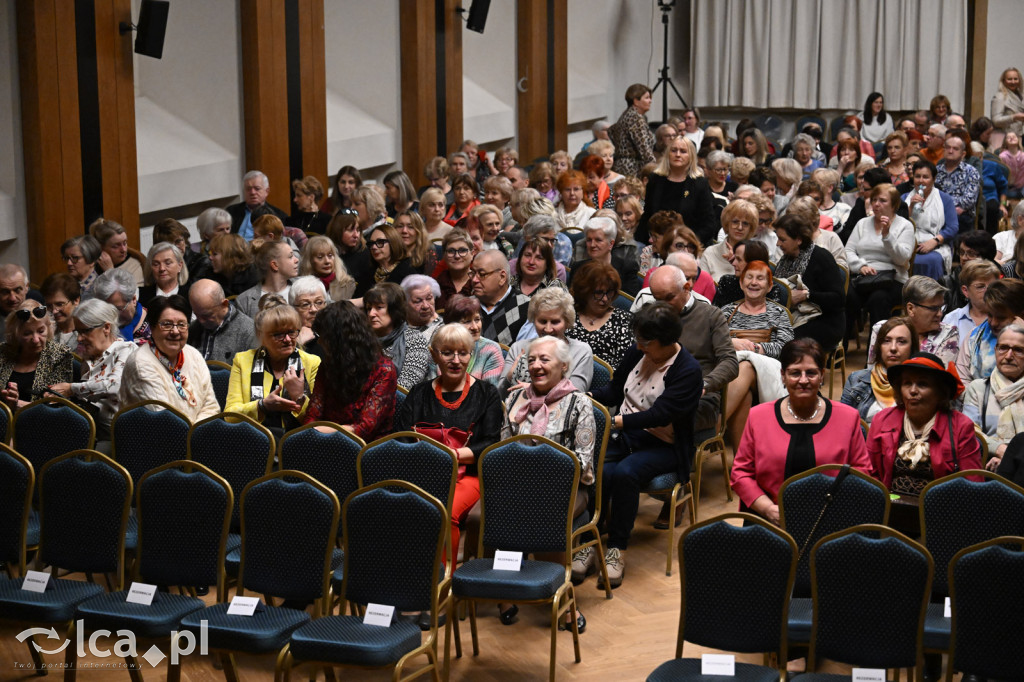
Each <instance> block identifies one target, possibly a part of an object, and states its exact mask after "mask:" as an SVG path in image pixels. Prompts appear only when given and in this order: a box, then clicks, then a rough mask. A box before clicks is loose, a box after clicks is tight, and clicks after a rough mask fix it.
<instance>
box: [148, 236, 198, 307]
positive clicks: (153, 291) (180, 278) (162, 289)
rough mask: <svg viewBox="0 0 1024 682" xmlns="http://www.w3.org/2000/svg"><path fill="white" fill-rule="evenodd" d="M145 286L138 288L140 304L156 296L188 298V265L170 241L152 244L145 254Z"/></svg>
mask: <svg viewBox="0 0 1024 682" xmlns="http://www.w3.org/2000/svg"><path fill="white" fill-rule="evenodd" d="M146 282H147V284H146V286H144V287H142V288H141V289H139V301H140V302H141V303H142V305H149V303H150V302H151V301H152V300H153V299H154V298H156V297H157V296H174V295H175V294H179V295H181V297H182V298H184V299H186V300H188V289H189V282H188V266H187V265H185V256H184V254H182V253H181V251H180V250H179V249H178V247H177V246H175V245H174V244H171V243H170V242H160V243H158V244H153V246H152V247H150V249H149V253H148V254H146Z"/></svg>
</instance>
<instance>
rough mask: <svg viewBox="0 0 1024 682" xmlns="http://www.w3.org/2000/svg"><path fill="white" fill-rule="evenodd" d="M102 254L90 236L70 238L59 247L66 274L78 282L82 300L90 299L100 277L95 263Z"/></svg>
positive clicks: (99, 247)
mask: <svg viewBox="0 0 1024 682" xmlns="http://www.w3.org/2000/svg"><path fill="white" fill-rule="evenodd" d="M102 254H103V247H102V246H100V243H99V242H98V241H96V238H95V237H93V236H92V235H91V234H84V235H81V236H78V237H72V238H71V239H68V240H67V241H65V242H64V243H63V244H61V245H60V257H61V260H63V261H64V264H65V265H66V266H67V269H68V274H69V275H71V276H72V277H74V278H75V279H76V280H78V286H79V287H81V289H82V298H83V299H86V298H90V297H92V287H93V285H94V284H96V279H97V278H98V277H99V276H100V272H99V270H98V269H97V268H96V261H98V260H99V259H100V256H101V255H102ZM132 279H134V277H133V278H132Z"/></svg>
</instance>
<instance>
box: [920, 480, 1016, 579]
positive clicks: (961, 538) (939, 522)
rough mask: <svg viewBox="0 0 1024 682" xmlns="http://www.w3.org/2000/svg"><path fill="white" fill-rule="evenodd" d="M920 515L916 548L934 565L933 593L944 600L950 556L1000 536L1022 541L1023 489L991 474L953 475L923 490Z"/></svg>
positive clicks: (951, 557) (930, 484) (934, 482)
mask: <svg viewBox="0 0 1024 682" xmlns="http://www.w3.org/2000/svg"><path fill="white" fill-rule="evenodd" d="M967 476H977V477H984V478H986V479H988V480H986V481H984V482H981V483H978V482H976V481H970V480H968V479H967ZM920 513H921V542H922V543H923V544H924V546H925V547H927V548H928V551H929V552H931V553H932V557H933V558H934V559H935V566H936V571H935V592H936V593H938V594H942V595H945V594H949V584H948V580H949V575H948V573H947V569H948V568H949V562H950V561H951V560H952V559H953V555H955V554H956V553H957V552H959V551H960V550H961V549H963V548H964V547H970V546H971V545H976V544H978V543H979V542H984V541H985V540H990V539H992V538H996V537H1000V536H1002V535H1024V488H1021V487H1020V486H1018V485H1016V484H1014V483H1011V482H1010V481H1008V480H1006V479H1005V478H1003V477H1002V476H999V475H998V474H994V473H992V472H990V471H983V470H972V471H958V472H957V473H954V474H950V475H949V476H946V477H944V478H940V479H938V480H937V481H932V482H931V483H929V484H928V485H926V486H925V487H924V489H923V490H922V491H921V510H920Z"/></svg>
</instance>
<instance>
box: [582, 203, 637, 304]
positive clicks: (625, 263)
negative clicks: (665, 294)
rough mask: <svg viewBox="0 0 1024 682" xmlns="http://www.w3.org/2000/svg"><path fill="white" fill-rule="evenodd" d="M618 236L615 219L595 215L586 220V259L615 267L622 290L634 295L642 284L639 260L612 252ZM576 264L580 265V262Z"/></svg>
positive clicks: (584, 232) (584, 235)
mask: <svg viewBox="0 0 1024 682" xmlns="http://www.w3.org/2000/svg"><path fill="white" fill-rule="evenodd" d="M618 236H619V231H618V228H617V226H616V224H615V221H614V220H613V219H611V218H609V217H607V216H595V217H593V218H591V219H590V220H589V221H587V224H586V225H585V226H584V228H583V238H584V239H585V240H586V247H587V256H588V260H590V261H597V262H599V263H605V264H607V265H611V266H612V267H613V268H615V271H616V272H618V273H619V277H620V278H621V280H622V290H623V291H625V292H626V293H627V294H630V295H631V296H635V295H636V292H638V291H640V287H641V286H642V284H643V281H642V280H641V279H640V275H639V274H638V273H639V271H640V262H639V259H637V258H626V257H623V255H622V254H619V253H614V252H613V249H614V248H615V241H616V239H618ZM583 262H584V263H585V262H587V261H583ZM578 265H582V263H580V264H578ZM578 265H577V267H578Z"/></svg>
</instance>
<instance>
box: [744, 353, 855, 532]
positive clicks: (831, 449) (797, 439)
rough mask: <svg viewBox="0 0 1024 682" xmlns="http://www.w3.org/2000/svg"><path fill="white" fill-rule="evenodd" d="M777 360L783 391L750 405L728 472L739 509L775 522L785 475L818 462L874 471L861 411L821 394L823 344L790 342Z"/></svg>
mask: <svg viewBox="0 0 1024 682" xmlns="http://www.w3.org/2000/svg"><path fill="white" fill-rule="evenodd" d="M779 361H780V362H781V364H782V383H783V385H784V386H785V388H786V393H787V395H786V396H784V397H783V398H780V399H779V400H774V401H772V402H767V403H762V404H760V405H757V406H756V407H753V408H751V409H750V416H749V417H747V423H746V426H745V427H744V428H743V437H742V438H741V439H740V443H739V447H738V448H737V450H736V457H735V459H734V460H733V464H732V474H731V477H730V480H731V484H732V488H733V490H735V491H736V494H737V495H739V497H740V502H741V504H740V510H741V511H752V512H754V513H755V514H757V515H758V516H761V517H763V518H765V519H767V520H768V521H770V522H771V523H774V524H776V525H778V523H779V504H778V496H779V488H780V487H781V486H782V482H783V481H785V480H786V479H787V478H790V477H791V476H795V475H796V474H799V473H801V472H803V471H807V470H808V469H813V468H814V467H816V466H821V465H822V464H850V465H852V466H854V467H856V468H857V469H860V470H861V471H863V472H864V473H866V474H868V475H873V467H872V465H871V460H870V459H869V458H868V453H867V449H866V447H865V445H864V434H863V432H862V431H861V428H860V414H858V412H857V410H855V409H854V408H852V407H850V406H849V405H844V404H842V403H840V402H837V401H832V400H827V399H825V398H823V397H822V396H821V394H820V390H821V381H822V378H823V377H824V376H825V351H824V350H823V349H822V347H821V345H820V344H819V343H818V342H817V341H815V340H813V339H795V340H793V341H789V342H787V343H786V345H785V346H783V347H782V352H781V353H780V354H779ZM755 434H756V436H755Z"/></svg>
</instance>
